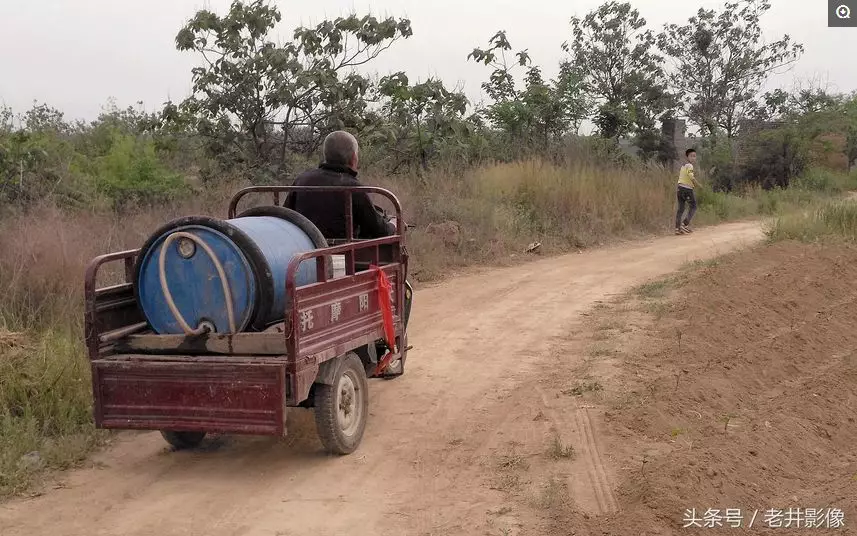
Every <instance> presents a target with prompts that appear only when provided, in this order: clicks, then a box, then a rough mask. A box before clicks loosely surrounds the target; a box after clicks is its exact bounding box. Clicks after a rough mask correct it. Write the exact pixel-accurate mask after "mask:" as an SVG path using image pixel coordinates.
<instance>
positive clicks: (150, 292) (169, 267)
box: [135, 207, 327, 334]
mask: <svg viewBox="0 0 857 536" xmlns="http://www.w3.org/2000/svg"><path fill="white" fill-rule="evenodd" d="M178 232H183V233H189V234H190V235H193V237H196V238H197V239H199V240H200V241H202V243H204V244H205V245H207V246H208V247H209V248H210V250H211V252H212V253H213V254H214V257H215V258H216V259H217V261H219V263H220V265H221V267H222V269H223V272H224V273H225V275H226V281H227V283H228V290H229V292H230V294H231V303H232V309H233V318H234V322H235V331H236V332H241V331H253V330H260V329H264V328H265V327H266V326H268V325H270V324H272V323H276V322H279V321H282V319H283V317H284V313H285V307H286V298H287V295H286V270H287V269H288V266H289V262H291V260H292V258H294V256H295V255H299V254H301V253H305V252H307V251H312V250H314V249H319V248H323V247H327V243H326V241H325V240H324V237H322V236H321V233H320V232H319V231H318V229H317V228H316V227H315V226H314V225H313V224H312V223H311V222H309V220H307V219H306V218H304V217H303V216H301V215H300V214H298V213H296V212H294V211H291V210H288V209H285V208H282V207H260V208H258V209H252V210H250V211H246V212H245V213H243V214H241V215H240V216H239V217H237V218H234V219H231V220H218V219H215V218H209V217H205V216H190V217H186V218H179V219H178V220H174V221H172V222H170V223H168V224H167V225H165V226H163V227H162V228H160V229H159V230H158V231H156V232H155V233H154V234H153V235H152V236H151V237H150V238H149V240H148V241H147V242H146V244H145V245H144V246H143V247H142V248H141V251H140V254H139V256H138V260H137V266H136V276H135V281H136V288H135V294H136V296H137V303H138V304H139V306H140V309H141V310H142V312H143V315H144V316H145V318H146V320H147V321H148V322H149V324H150V326H151V328H152V330H153V331H155V332H156V333H159V334H182V333H185V330H184V329H183V328H182V325H181V323H180V322H179V319H178V318H177V317H176V315H175V314H174V312H173V311H172V310H171V309H170V307H169V305H168V302H167V298H166V295H165V293H164V291H163V289H162V283H161V270H160V267H159V262H160V255H161V251H162V250H163V245H164V242H165V240H167V238H168V237H169V236H170V235H172V234H174V233H178ZM163 279H164V281H165V282H166V286H167V289H168V290H169V293H170V294H171V295H172V299H173V302H174V304H175V307H176V309H177V310H178V312H179V313H180V314H181V316H182V317H183V318H184V320H185V322H186V323H187V324H188V325H189V326H190V328H192V329H196V328H198V327H200V326H206V327H207V328H208V330H209V331H211V332H214V333H228V332H229V331H230V325H229V318H228V314H227V307H226V303H227V301H226V293H225V289H224V287H223V280H222V278H221V276H220V272H219V271H218V269H217V264H216V263H215V261H214V260H212V258H211V255H209V253H208V252H207V251H206V250H205V248H204V247H203V246H202V245H200V244H199V243H197V242H195V241H194V240H191V239H188V238H182V237H178V238H177V239H174V240H173V241H172V242H171V243H170V244H169V245H168V247H167V251H166V254H165V259H164V271H163ZM295 281H296V284H297V285H298V286H301V285H306V284H310V283H314V282H316V267H315V261H314V260H309V261H305V262H304V263H302V264H301V266H300V268H299V269H298V272H297V274H296V278H295Z"/></svg>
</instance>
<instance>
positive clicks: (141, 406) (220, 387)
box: [92, 355, 286, 436]
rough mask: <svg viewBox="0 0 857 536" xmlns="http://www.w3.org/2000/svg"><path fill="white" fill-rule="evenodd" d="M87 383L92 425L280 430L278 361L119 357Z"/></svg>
mask: <svg viewBox="0 0 857 536" xmlns="http://www.w3.org/2000/svg"><path fill="white" fill-rule="evenodd" d="M183 357H184V358H183ZM92 382H93V391H94V394H95V408H94V412H95V423H96V426H98V427H99V428H120V429H139V430H175V431H189V432H194V431H200V432H203V431H204V432H217V433H237V434H240V433H247V434H260V435H279V436H282V435H285V431H286V430H285V411H286V410H285V397H286V366H285V362H284V361H282V360H276V359H272V358H267V359H265V358H256V359H253V358H228V357H217V358H212V357H208V358H204V357H197V358H192V357H188V356H151V355H147V356H143V355H120V356H113V357H110V358H105V359H97V360H93V361H92Z"/></svg>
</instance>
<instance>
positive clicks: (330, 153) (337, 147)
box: [323, 130, 359, 171]
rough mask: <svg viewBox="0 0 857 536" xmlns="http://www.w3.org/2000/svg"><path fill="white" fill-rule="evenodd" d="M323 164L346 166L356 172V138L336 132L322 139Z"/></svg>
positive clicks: (357, 151) (345, 133)
mask: <svg viewBox="0 0 857 536" xmlns="http://www.w3.org/2000/svg"><path fill="white" fill-rule="evenodd" d="M323 152H324V162H325V163H326V164H331V165H334V166H348V167H350V168H351V169H353V170H355V171H356V170H357V163H358V161H359V159H358V153H359V147H358V146H357V138H355V137H354V136H352V135H351V134H349V133H348V132H345V131H344V130H337V131H336V132H331V133H330V134H328V135H327V137H326V138H325V139H324V148H323Z"/></svg>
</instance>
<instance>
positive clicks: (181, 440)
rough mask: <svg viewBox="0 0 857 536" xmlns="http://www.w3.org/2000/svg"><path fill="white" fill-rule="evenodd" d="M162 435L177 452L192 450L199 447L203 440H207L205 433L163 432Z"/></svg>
mask: <svg viewBox="0 0 857 536" xmlns="http://www.w3.org/2000/svg"><path fill="white" fill-rule="evenodd" d="M161 435H162V436H164V439H166V441H167V443H169V444H170V445H172V446H173V448H175V449H176V450H185V449H192V448H194V447H197V446H199V444H200V443H202V440H203V439H205V432H173V431H168V430H163V431H161Z"/></svg>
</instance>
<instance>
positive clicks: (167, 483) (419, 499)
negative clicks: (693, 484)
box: [0, 222, 762, 536]
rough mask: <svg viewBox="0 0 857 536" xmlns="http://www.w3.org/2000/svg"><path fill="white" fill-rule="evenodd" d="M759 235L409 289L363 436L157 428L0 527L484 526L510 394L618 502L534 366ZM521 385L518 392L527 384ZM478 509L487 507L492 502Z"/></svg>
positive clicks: (589, 440) (268, 529) (589, 502)
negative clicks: (394, 373)
mask: <svg viewBox="0 0 857 536" xmlns="http://www.w3.org/2000/svg"><path fill="white" fill-rule="evenodd" d="M761 238H762V233H761V230H760V227H759V225H758V223H755V222H749V223H735V224H726V225H721V226H718V227H712V228H707V229H700V230H698V231H697V232H696V233H695V234H693V235H691V236H679V237H674V236H669V237H663V238H657V239H652V240H648V241H644V242H636V243H632V244H624V245H621V246H616V247H611V248H605V249H601V250H597V251H591V252H586V253H583V254H578V255H570V256H565V257H561V258H553V259H547V260H542V261H538V262H533V263H529V264H526V265H522V266H517V267H514V268H508V269H500V270H491V271H484V272H481V273H478V274H474V275H468V276H463V277H460V278H457V279H455V280H452V281H449V282H448V283H445V284H443V285H439V286H436V287H433V288H427V289H424V290H421V291H419V292H418V293H417V294H416V296H415V302H414V309H413V317H412V328H411V330H412V331H411V336H410V339H411V344H413V345H414V349H413V350H412V352H411V354H410V356H409V357H410V359H409V360H408V369H407V373H406V375H405V376H404V377H402V378H400V379H397V380H394V381H388V382H384V381H372V382H370V390H371V402H370V403H371V408H372V414H371V417H370V421H369V425H368V427H367V431H366V436H365V439H364V442H363V445H362V447H361V449H360V450H359V451H358V452H357V453H355V454H353V455H351V456H347V457H340V458H332V457H326V456H324V455H321V454H320V453H319V452H320V450H319V447H320V445H319V444H318V442H317V439H316V437H315V430H314V428H313V422H312V416H311V414H309V413H308V412H306V411H295V412H293V413H292V414H291V417H290V427H291V431H292V434H293V435H292V436H290V437H289V438H288V439H287V440H282V441H276V440H271V439H258V438H231V437H230V438H215V439H214V440H212V442H210V443H209V444H207V446H206V448H205V449H204V451H203V452H178V453H174V452H169V451H168V449H167V448H166V446H165V445H166V444H165V443H164V442H163V440H162V439H161V437H160V435H159V434H157V433H145V434H127V435H123V436H122V437H121V439H119V440H117V441H116V443H115V444H114V445H113V446H112V447H111V448H110V449H108V450H107V451H106V452H105V453H103V454H101V455H100V456H98V457H97V459H96V461H97V466H96V467H93V468H88V469H83V470H79V471H75V472H72V473H69V474H67V475H65V476H64V477H63V481H62V482H61V483H60V485H59V486H58V488H59V489H55V490H51V491H49V492H48V493H46V494H45V495H43V496H41V497H38V498H35V499H30V500H19V501H14V502H11V503H7V504H5V505H2V506H0V534H2V535H3V536H38V535H48V534H51V533H57V534H62V535H64V536H77V535H80V536H96V535H123V536H125V535H127V536H168V535H200V536H202V535H205V536H227V535H228V536H239V535H241V536H245V535H246V536H275V535H283V536H284V535H307V534H312V535H314V536H327V535H341V534H349V535H351V536H360V535H420V536H422V535H436V534H444V535H446V534H485V533H486V532H487V533H489V534H490V533H492V532H491V531H490V526H491V520H490V519H489V516H491V515H493V516H494V518H495V519H496V516H497V515H498V509H501V510H500V511H499V515H504V512H505V515H507V516H508V515H514V513H512V514H509V513H508V512H506V511H507V510H508V509H503V507H504V501H505V500H506V499H505V496H504V494H503V492H502V485H497V482H496V478H495V477H496V475H495V474H492V469H491V468H492V467H493V465H492V463H493V462H494V461H496V459H497V456H500V455H501V454H499V453H500V452H501V449H502V448H504V447H502V445H505V444H507V440H508V439H509V438H514V437H515V436H516V434H517V435H518V436H520V434H528V433H535V432H531V428H532V422H531V421H532V419H527V420H526V421H524V420H523V419H520V418H519V416H520V415H521V413H520V411H512V410H513V408H515V409H520V406H521V405H529V406H532V408H533V409H534V412H535V411H536V410H537V411H539V412H540V413H541V412H544V413H545V414H547V418H549V419H550V420H551V422H552V423H553V424H554V425H555V426H556V427H557V428H558V429H559V430H558V431H559V433H560V434H562V436H563V437H564V438H566V440H567V441H568V442H570V443H571V444H572V445H573V446H574V447H575V448H576V450H577V452H578V453H581V454H582V456H579V457H578V458H579V459H578V460H576V461H575V462H574V466H573V468H572V471H573V472H575V473H576V474H575V475H572V476H573V477H574V478H573V479H572V480H573V482H574V485H573V486H571V488H572V492H573V495H574V501H575V504H577V505H579V507H580V508H583V509H586V510H587V511H589V512H591V513H592V514H596V515H597V514H603V513H609V512H610V511H612V510H615V509H616V508H617V507H618V506H617V503H616V498H615V497H614V495H613V491H612V486H613V484H612V476H611V475H612V473H611V468H610V464H609V458H608V457H607V456H606V455H605V454H604V453H602V452H601V449H600V447H599V439H598V428H599V425H598V419H597V417H596V418H592V419H590V417H589V416H588V413H586V412H583V413H578V414H577V415H565V414H555V413H558V412H552V410H551V408H550V401H549V400H547V398H546V397H544V396H542V395H540V393H539V392H538V389H530V388H529V387H528V386H529V385H531V384H532V380H533V378H537V377H539V376H545V375H551V373H552V370H553V369H552V367H551V363H552V362H556V360H564V361H565V362H567V363H568V362H574V361H575V360H579V359H581V357H579V356H575V355H555V352H553V351H552V348H553V347H554V342H555V341H556V340H558V339H560V338H562V337H563V336H565V335H567V334H568V332H569V330H570V329H571V327H572V326H573V325H574V320H575V319H576V318H579V315H580V314H581V313H582V312H584V311H585V310H586V309H588V308H590V307H592V306H593V305H594V304H595V303H596V302H597V301H598V300H602V299H605V298H607V297H609V296H610V295H611V294H614V293H619V292H622V291H624V290H626V289H627V288H628V287H630V286H632V285H635V284H639V283H641V282H643V281H645V280H648V279H651V278H654V277H658V276H660V275H664V274H666V273H669V272H671V271H673V270H674V269H676V268H678V267H679V266H680V265H681V264H682V263H684V262H686V261H691V260H696V259H703V258H709V257H712V256H715V255H718V254H721V253H725V252H727V251H730V250H732V249H735V248H738V247H741V246H744V245H747V244H749V243H751V242H754V241H757V240H759V239H761ZM525 391H526V392H525ZM489 512H492V513H491V514H489Z"/></svg>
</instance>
